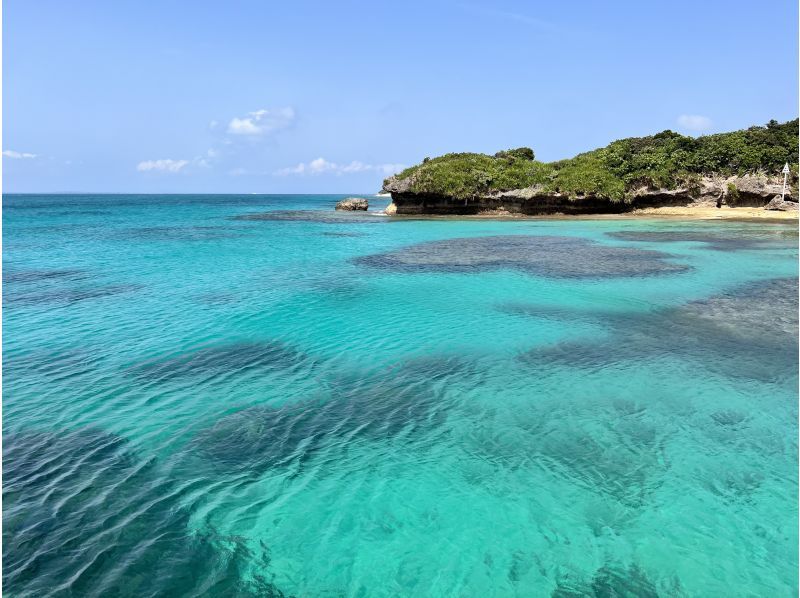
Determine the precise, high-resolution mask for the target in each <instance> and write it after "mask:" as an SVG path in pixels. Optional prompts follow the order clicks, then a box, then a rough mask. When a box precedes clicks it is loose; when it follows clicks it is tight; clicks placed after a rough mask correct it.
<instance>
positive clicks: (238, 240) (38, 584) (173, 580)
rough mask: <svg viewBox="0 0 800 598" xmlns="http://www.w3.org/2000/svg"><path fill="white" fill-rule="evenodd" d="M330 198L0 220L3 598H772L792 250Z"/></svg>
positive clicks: (782, 583)
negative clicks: (0, 269)
mask: <svg viewBox="0 0 800 598" xmlns="http://www.w3.org/2000/svg"><path fill="white" fill-rule="evenodd" d="M340 198H341V197H339V196H249V195H248V196H129V195H110V196H77V195H71V196H56V195H48V196H34V195H29V196H6V197H4V199H3V202H4V214H3V243H4V247H5V252H4V255H3V259H4V283H5V285H4V296H3V303H4V310H3V312H4V315H3V325H4V332H5V334H4V340H3V343H4V345H3V370H4V372H3V373H4V374H5V376H4V380H5V387H4V391H5V393H4V404H3V408H4V420H3V434H4V437H3V466H4V487H3V523H4V525H3V556H4V564H3V581H4V589H5V592H6V593H7V594H8V595H12V596H46V595H51V594H53V595H55V594H63V593H69V592H71V593H72V595H95V596H101V595H103V596H104V595H136V596H149V595H163V596H167V595H169V596H173V595H226V596H228V595H242V596H289V595H294V596H319V595H326V596H327V595H331V596H339V595H348V596H349V595H353V596H398V595H400V596H420V595H426V596H427V595H430V596H454V595H458V596H515V595H520V596H551V595H552V596H561V597H563V596H722V595H725V596H763V595H770V596H792V595H796V593H797V576H796V568H797V558H798V555H797V545H798V535H797V500H798V496H797V448H798V447H797V424H796V422H797V416H798V413H797V384H798V371H797V326H798V324H797V276H798V272H797V253H798V252H797V231H796V227H793V226H791V225H785V224H766V223H734V222H713V223H712V222H709V223H702V222H697V223H686V222H675V221H645V220H636V221H633V220H597V221H592V220H564V221H555V220H547V221H506V222H500V221H478V220H469V221H459V220H436V221H425V220H402V221H396V220H391V219H389V218H384V217H380V216H376V215H374V214H337V213H335V212H332V209H333V205H334V204H335V202H336V201H337V200H338V199H340ZM373 203H374V202H373Z"/></svg>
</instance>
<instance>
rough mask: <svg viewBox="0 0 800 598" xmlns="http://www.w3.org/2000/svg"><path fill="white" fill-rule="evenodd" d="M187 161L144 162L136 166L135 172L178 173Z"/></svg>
mask: <svg viewBox="0 0 800 598" xmlns="http://www.w3.org/2000/svg"><path fill="white" fill-rule="evenodd" d="M187 164H189V160H170V159H165V160H145V161H144V162H139V164H137V165H136V170H138V171H139V172H171V173H176V172H180V171H181V170H182V169H183V168H184V167H185V166H186V165H187Z"/></svg>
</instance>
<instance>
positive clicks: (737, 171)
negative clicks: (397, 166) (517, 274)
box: [385, 119, 798, 201]
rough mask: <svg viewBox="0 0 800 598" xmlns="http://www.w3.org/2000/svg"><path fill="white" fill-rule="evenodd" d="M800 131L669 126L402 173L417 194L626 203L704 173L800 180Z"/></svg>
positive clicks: (794, 126) (458, 157)
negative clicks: (520, 194) (531, 193)
mask: <svg viewBox="0 0 800 598" xmlns="http://www.w3.org/2000/svg"><path fill="white" fill-rule="evenodd" d="M797 137H798V119H795V120H792V121H788V122H785V123H778V122H776V121H774V120H773V121H770V122H769V123H768V124H767V125H766V126H765V127H750V128H749V129H744V130H741V131H734V132H732V133H719V134H715V135H706V136H703V137H697V138H694V137H687V136H685V135H681V134H679V133H675V132H673V131H663V132H661V133H658V134H656V135H651V136H648V137H631V138H628V139H620V140H618V141H614V142H612V143H610V144H609V145H608V146H606V147H604V148H600V149H597V150H593V151H590V152H587V153H584V154H579V155H578V156H575V157H574V158H571V159H567V160H560V161H558V162H551V163H544V162H538V161H536V160H534V153H533V150H531V149H530V148H517V149H512V150H505V151H500V152H497V153H496V154H495V155H494V156H488V155H485V154H470V153H455V154H446V155H444V156H440V157H438V158H432V159H426V160H425V162H424V163H422V164H419V165H417V166H412V167H411V168H407V169H406V170H404V171H403V172H401V173H400V174H399V175H397V177H396V178H397V179H398V180H400V179H408V180H409V187H408V188H409V191H410V192H412V193H425V194H432V195H444V196H449V197H453V198H456V199H469V198H473V197H478V196H481V195H484V194H486V193H489V192H493V191H508V190H511V189H522V188H525V187H532V186H536V187H538V188H540V189H541V190H542V191H543V192H545V193H547V192H561V193H564V194H566V195H568V196H569V197H572V198H580V197H582V196H587V195H590V196H597V197H604V198H608V199H611V200H613V201H623V200H625V198H626V197H627V196H628V195H629V194H630V192H631V191H632V190H634V189H637V188H640V187H646V188H650V189H658V188H664V189H674V188H675V187H678V186H687V187H689V188H690V190H691V189H695V188H697V186H698V184H699V177H700V176H701V175H711V174H714V175H723V176H730V175H742V174H745V173H748V172H765V173H768V174H772V175H777V174H778V173H779V172H780V170H781V168H782V167H783V164H784V163H785V162H789V163H790V164H791V165H792V175H791V182H792V183H793V184H796V182H797V162H798V143H797ZM387 183H388V181H387ZM385 184H386V183H385Z"/></svg>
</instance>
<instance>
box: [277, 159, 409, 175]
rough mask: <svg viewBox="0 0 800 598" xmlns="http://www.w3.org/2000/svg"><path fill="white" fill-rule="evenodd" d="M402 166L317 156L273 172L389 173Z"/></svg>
mask: <svg viewBox="0 0 800 598" xmlns="http://www.w3.org/2000/svg"><path fill="white" fill-rule="evenodd" d="M404 168H405V164H365V163H364V162H359V161H358V160H353V161H352V162H350V163H349V164H337V163H336V162H329V161H328V160H326V159H325V158H317V159H316V160H311V162H301V163H300V164H298V165H297V166H290V167H288V168H281V169H280V170H277V171H275V173H274V174H276V175H278V176H288V175H319V174H325V173H328V174H335V175H337V176H341V175H343V174H353V173H356V172H380V173H382V174H384V175H390V174H394V173H396V172H400V171H401V170H403V169H404Z"/></svg>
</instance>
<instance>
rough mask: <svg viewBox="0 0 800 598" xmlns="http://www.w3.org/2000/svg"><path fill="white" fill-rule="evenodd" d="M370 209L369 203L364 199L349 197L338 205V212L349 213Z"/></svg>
mask: <svg viewBox="0 0 800 598" xmlns="http://www.w3.org/2000/svg"><path fill="white" fill-rule="evenodd" d="M368 208H369V202H368V201H367V200H366V199H364V198H363V197H348V198H346V199H343V200H342V201H340V202H339V203H337V204H336V209H337V210H345V211H348V212H355V211H356V210H362V211H366V210H367V209H368Z"/></svg>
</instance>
